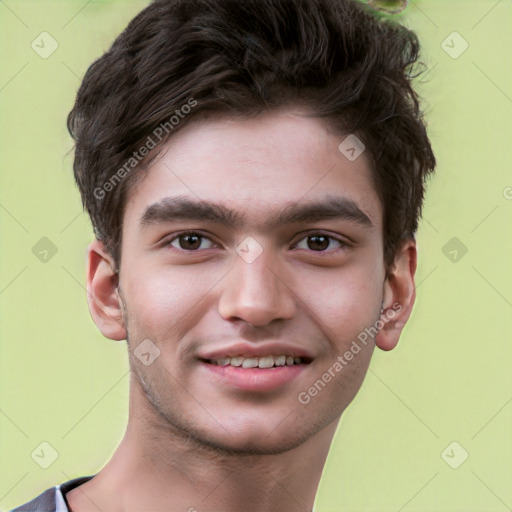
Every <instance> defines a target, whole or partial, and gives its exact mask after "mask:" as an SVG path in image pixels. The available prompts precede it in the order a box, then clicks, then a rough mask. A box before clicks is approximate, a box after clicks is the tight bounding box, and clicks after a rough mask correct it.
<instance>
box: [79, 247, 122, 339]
mask: <svg viewBox="0 0 512 512" xmlns="http://www.w3.org/2000/svg"><path fill="white" fill-rule="evenodd" d="M87 302H88V304H89V311H90V312H91V316H92V319H93V320H94V323H95V324H96V325H97V326H98V328H99V330H100V331H101V333H102V334H103V335H104V336H105V337H107V338H109V339H112V340H118V341H119V340H124V339H126V328H125V325H124V319H123V309H122V301H121V297H120V296H119V292H118V274H117V272H116V271H115V265H114V261H113V259H112V257H111V256H110V254H109V253H108V251H107V250H106V249H105V246H104V244H103V243H102V242H100V241H99V240H94V241H93V242H92V243H91V244H89V247H88V250H87Z"/></svg>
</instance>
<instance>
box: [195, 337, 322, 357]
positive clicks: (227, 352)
mask: <svg viewBox="0 0 512 512" xmlns="http://www.w3.org/2000/svg"><path fill="white" fill-rule="evenodd" d="M272 355H274V356H279V355H286V356H293V357H300V358H302V359H303V360H304V361H306V362H310V361H312V360H313V359H314V356H313V354H312V353H311V352H309V351H308V350H306V349H305V348H303V347H298V346H297V345H292V344H290V343H286V342H273V343H262V342H259V343H258V344H254V343H243V342H240V343H233V344H230V345H225V346H223V347H217V348H215V349H210V350H208V351H205V352H203V353H201V354H199V359H203V360H207V359H218V358H221V357H265V356H272Z"/></svg>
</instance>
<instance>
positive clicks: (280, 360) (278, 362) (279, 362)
mask: <svg viewBox="0 0 512 512" xmlns="http://www.w3.org/2000/svg"><path fill="white" fill-rule="evenodd" d="M274 364H275V365H276V366H284V365H285V364H286V356H277V357H276V358H275V359H274Z"/></svg>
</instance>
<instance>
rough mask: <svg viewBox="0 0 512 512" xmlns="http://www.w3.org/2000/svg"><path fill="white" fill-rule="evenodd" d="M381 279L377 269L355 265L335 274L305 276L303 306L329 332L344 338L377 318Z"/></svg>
mask: <svg viewBox="0 0 512 512" xmlns="http://www.w3.org/2000/svg"><path fill="white" fill-rule="evenodd" d="M382 280H383V276H381V275H380V272H379V271H378V270H376V271H373V270H372V269H369V268H368V267H365V268H362V267H358V266H356V265H354V266H352V268H350V269H349V268H347V269H344V270H343V272H339V273H337V274H336V273H325V275H324V276H322V275H317V276H316V277H315V279H314V280H309V279H308V280H307V281H306V282H303V283H302V284H301V287H302V289H301V293H300V296H301V298H302V300H303V302H304V304H305V307H306V308H307V309H308V310H309V311H310V312H311V314H312V315H314V317H316V318H317V319H319V320H320V321H321V322H322V323H323V324H324V325H325V327H327V328H329V329H330V330H331V333H332V335H334V336H336V337H339V336H341V337H342V338H343V339H345V338H346V337H347V336H354V335H357V333H358V332H360V331H361V330H362V329H364V328H365V327H367V326H368V325H369V324H372V323H373V322H375V321H376V320H377V318H378V315H379V311H380V307H381V300H382ZM312 282H314V286H312V285H311V283H312Z"/></svg>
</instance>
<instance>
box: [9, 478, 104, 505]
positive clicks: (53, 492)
mask: <svg viewBox="0 0 512 512" xmlns="http://www.w3.org/2000/svg"><path fill="white" fill-rule="evenodd" d="M93 476H94V475H92V476H82V477H79V478H73V479H72V480H68V481H67V482H64V483H62V484H59V485H55V486H54V487H50V488H49V489H46V491H43V492H42V493H41V494H39V495H38V496H36V497H35V498H33V499H31V500H30V501H27V502H26V503H24V504H22V505H19V506H18V507H16V508H13V509H11V510H10V511H9V512H69V508H68V506H67V503H66V500H65V498H64V496H65V494H66V493H67V492H69V491H70V490H71V489H74V488H75V487H78V486H79V485H81V484H83V483H85V482H87V481H88V480H90V479H91V478H93Z"/></svg>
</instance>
